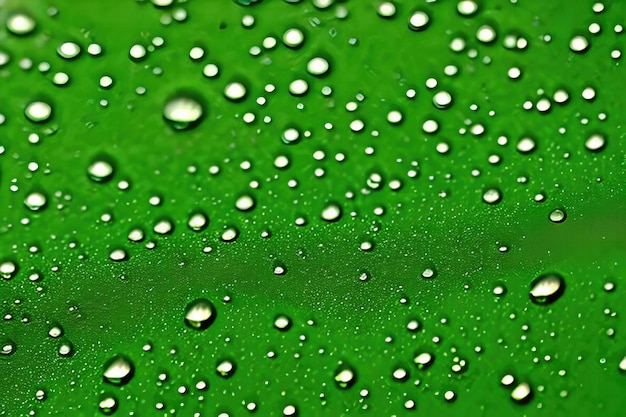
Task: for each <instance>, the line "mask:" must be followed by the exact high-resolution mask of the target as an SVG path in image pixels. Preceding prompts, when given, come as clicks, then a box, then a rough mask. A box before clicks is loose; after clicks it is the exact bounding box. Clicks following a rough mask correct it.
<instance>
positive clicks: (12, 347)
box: [0, 338, 17, 356]
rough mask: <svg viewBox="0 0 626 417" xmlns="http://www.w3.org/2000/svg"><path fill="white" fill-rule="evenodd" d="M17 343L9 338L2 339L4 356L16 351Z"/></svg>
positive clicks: (0, 349) (0, 342)
mask: <svg viewBox="0 0 626 417" xmlns="http://www.w3.org/2000/svg"><path fill="white" fill-rule="evenodd" d="M16 349H17V345H16V344H15V342H14V341H12V340H11V339H7V338H2V339H0V354H1V355H3V356H9V355H12V354H13V353H15V351H16Z"/></svg>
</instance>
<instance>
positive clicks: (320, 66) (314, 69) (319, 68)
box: [306, 57, 330, 76]
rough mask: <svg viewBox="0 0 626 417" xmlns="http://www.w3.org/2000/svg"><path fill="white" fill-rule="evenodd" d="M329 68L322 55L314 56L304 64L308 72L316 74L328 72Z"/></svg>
mask: <svg viewBox="0 0 626 417" xmlns="http://www.w3.org/2000/svg"><path fill="white" fill-rule="evenodd" d="M329 69H330V64H329V63H328V61H327V60H326V59H325V58H322V57H315V58H313V59H311V60H310V61H309V63H308V64H307V66H306V70H307V71H308V72H309V74H311V75H317V76H321V75H325V74H326V73H328V70H329Z"/></svg>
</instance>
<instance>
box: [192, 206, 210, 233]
mask: <svg viewBox="0 0 626 417" xmlns="http://www.w3.org/2000/svg"><path fill="white" fill-rule="evenodd" d="M208 224H209V218H208V217H207V215H206V214H204V213H202V212H199V211H197V212H195V213H192V214H191V216H189V220H188V221H187V226H189V228H190V229H191V230H193V231H194V232H201V231H202V230H204V229H205V228H206V227H207V226H208Z"/></svg>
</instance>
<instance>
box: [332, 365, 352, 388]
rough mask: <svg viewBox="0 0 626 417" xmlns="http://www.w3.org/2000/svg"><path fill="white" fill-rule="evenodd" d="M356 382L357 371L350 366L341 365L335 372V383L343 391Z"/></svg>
mask: <svg viewBox="0 0 626 417" xmlns="http://www.w3.org/2000/svg"><path fill="white" fill-rule="evenodd" d="M355 382H356V371H355V370H354V369H353V368H352V367H350V366H348V365H345V364H343V365H341V366H340V367H339V368H337V370H336V371H335V383H336V384H337V386H338V387H339V388H341V389H348V388H350V387H351V386H352V385H354V383H355Z"/></svg>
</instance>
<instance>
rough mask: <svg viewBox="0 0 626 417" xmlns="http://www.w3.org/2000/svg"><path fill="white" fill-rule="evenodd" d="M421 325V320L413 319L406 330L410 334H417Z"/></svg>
mask: <svg viewBox="0 0 626 417" xmlns="http://www.w3.org/2000/svg"><path fill="white" fill-rule="evenodd" d="M420 327H421V325H420V322H419V320H416V319H413V320H410V321H409V322H408V323H407V325H406V329H407V330H408V331H410V332H417V331H418V330H419V329H420Z"/></svg>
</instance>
